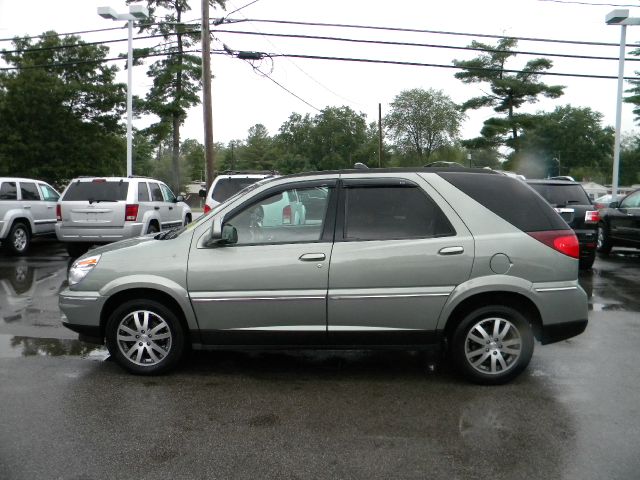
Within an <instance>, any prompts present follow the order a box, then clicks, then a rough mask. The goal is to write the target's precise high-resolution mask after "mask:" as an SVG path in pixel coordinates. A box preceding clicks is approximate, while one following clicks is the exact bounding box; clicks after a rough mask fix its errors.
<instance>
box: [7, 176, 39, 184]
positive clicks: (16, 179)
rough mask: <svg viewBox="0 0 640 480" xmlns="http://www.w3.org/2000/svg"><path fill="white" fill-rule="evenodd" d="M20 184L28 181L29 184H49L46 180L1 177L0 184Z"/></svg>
mask: <svg viewBox="0 0 640 480" xmlns="http://www.w3.org/2000/svg"><path fill="white" fill-rule="evenodd" d="M6 181H8V182H19V181H27V182H40V183H47V182H45V181H44V180H37V179H35V178H23V177H0V182H6Z"/></svg>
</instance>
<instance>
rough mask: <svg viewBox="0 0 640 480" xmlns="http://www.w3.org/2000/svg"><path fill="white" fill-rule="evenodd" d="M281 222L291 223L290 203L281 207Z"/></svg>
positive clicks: (284, 223)
mask: <svg viewBox="0 0 640 480" xmlns="http://www.w3.org/2000/svg"><path fill="white" fill-rule="evenodd" d="M282 224H283V225H291V205H287V206H286V207H284V208H283V209H282Z"/></svg>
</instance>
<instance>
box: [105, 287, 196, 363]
mask: <svg viewBox="0 0 640 480" xmlns="http://www.w3.org/2000/svg"><path fill="white" fill-rule="evenodd" d="M106 340H107V348H108V349H109V353H110V354H111V356H112V357H113V358H114V359H115V360H116V362H117V363H118V364H119V365H120V366H121V367H123V368H124V369H125V370H128V371H129V372H131V373H134V374H137V375H154V374H159V373H163V372H166V371H167V370H169V369H171V368H173V367H175V366H176V364H177V363H178V361H179V360H180V358H181V356H182V352H183V351H184V345H185V333H184V329H183V328H182V325H181V323H180V320H179V319H178V317H177V316H176V315H175V313H174V312H173V311H172V310H171V309H169V308H167V307H166V306H165V305H163V304H161V303H159V302H156V301H154V300H144V299H140V300H130V301H128V302H125V303H123V304H122V305H121V306H120V307H118V308H117V309H116V310H115V311H114V312H113V313H112V314H111V316H110V317H109V320H107V327H106Z"/></svg>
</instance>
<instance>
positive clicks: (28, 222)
mask: <svg viewBox="0 0 640 480" xmlns="http://www.w3.org/2000/svg"><path fill="white" fill-rule="evenodd" d="M58 197H60V194H59V193H58V192H56V191H55V189H54V188H53V187H51V185H49V184H47V183H45V182H42V181H40V180H32V179H29V178H7V177H0V242H2V246H3V247H4V248H5V249H6V250H7V251H8V252H9V253H12V254H14V255H23V254H25V253H26V252H27V250H28V249H29V245H30V244H31V238H32V237H33V236H37V235H50V234H53V233H54V231H55V230H54V229H55V224H56V214H55V208H56V202H57V201H58Z"/></svg>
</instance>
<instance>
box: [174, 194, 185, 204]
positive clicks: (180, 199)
mask: <svg viewBox="0 0 640 480" xmlns="http://www.w3.org/2000/svg"><path fill="white" fill-rule="evenodd" d="M178 202H184V196H183V195H178V196H177V197H176V203H178Z"/></svg>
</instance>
